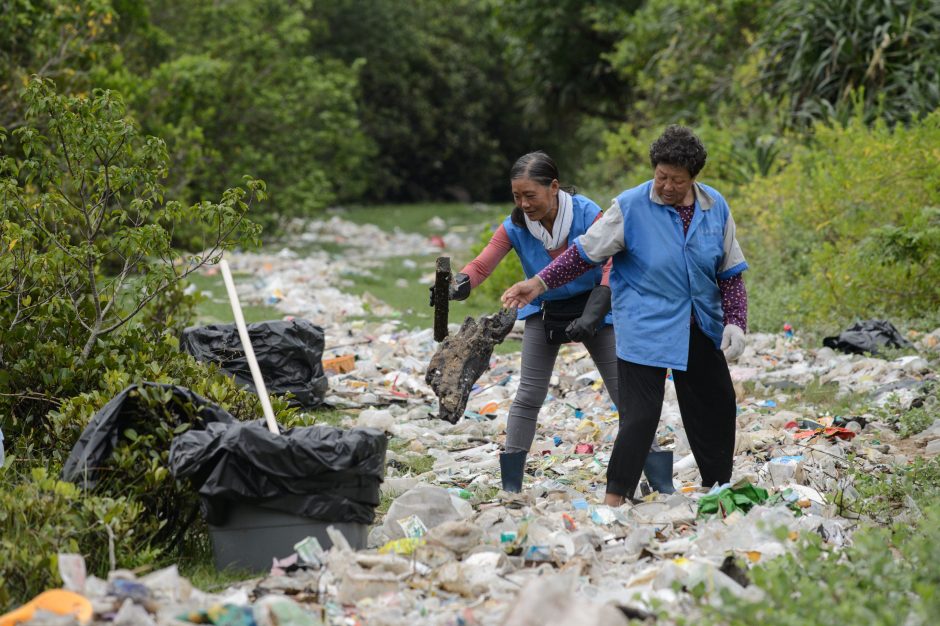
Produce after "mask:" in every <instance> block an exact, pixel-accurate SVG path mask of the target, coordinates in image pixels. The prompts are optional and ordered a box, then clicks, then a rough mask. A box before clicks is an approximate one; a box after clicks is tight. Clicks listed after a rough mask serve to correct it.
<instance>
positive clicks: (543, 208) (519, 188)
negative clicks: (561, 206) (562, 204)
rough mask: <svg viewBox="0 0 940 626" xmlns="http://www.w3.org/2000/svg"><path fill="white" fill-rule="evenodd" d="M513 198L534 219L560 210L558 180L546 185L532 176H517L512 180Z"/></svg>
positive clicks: (538, 219)
mask: <svg viewBox="0 0 940 626" xmlns="http://www.w3.org/2000/svg"><path fill="white" fill-rule="evenodd" d="M512 199H513V201H514V202H515V203H516V206H517V207H519V208H520V209H522V212H523V213H525V215H526V217H528V218H529V219H530V220H532V221H540V220H542V219H544V218H545V217H547V216H554V214H555V212H556V211H557V210H558V181H557V180H553V181H552V184H551V185H548V186H545V185H542V184H540V183H537V182H535V181H534V180H532V179H531V178H517V179H515V180H513V181H512Z"/></svg>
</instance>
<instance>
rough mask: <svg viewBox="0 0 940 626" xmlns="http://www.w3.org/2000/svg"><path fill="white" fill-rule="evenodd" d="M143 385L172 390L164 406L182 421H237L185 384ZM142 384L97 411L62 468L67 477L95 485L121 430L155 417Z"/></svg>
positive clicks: (199, 423)
mask: <svg viewBox="0 0 940 626" xmlns="http://www.w3.org/2000/svg"><path fill="white" fill-rule="evenodd" d="M142 386H144V387H150V388H159V389H162V390H164V391H166V390H169V391H170V392H171V393H172V396H171V399H170V401H169V402H168V403H166V404H165V405H164V408H165V410H167V411H168V412H169V413H170V414H172V415H173V416H174V417H176V418H177V419H178V422H179V424H184V423H188V424H192V427H193V428H194V429H199V428H204V427H205V425H206V424H211V423H223V424H230V423H234V422H235V421H236V420H235V418H234V417H232V415H231V414H230V413H229V412H228V411H226V410H225V409H223V408H222V407H220V406H218V405H217V404H213V403H212V402H209V401H208V400H206V399H205V398H203V397H202V396H200V395H199V394H197V393H194V392H192V391H190V390H189V389H187V388H185V387H179V386H177V385H161V384H157V383H143V385H142ZM138 388H139V386H138V385H131V386H130V387H128V388H127V389H125V390H124V391H122V392H121V393H119V394H118V395H116V396H114V397H113V398H111V400H110V401H109V402H108V403H107V404H106V405H104V406H103V407H101V409H100V410H99V411H98V412H97V413H95V415H94V417H92V418H91V421H90V422H88V426H86V427H85V430H84V431H82V434H81V436H80V437H79V438H78V442H77V443H76V444H75V446H74V447H73V448H72V452H71V454H69V458H68V460H66V462H65V467H63V468H62V479H63V480H66V481H69V482H74V483H79V482H81V484H83V485H84V486H85V488H86V489H90V488H92V487H94V486H95V484H96V483H97V479H98V470H99V468H101V467H102V466H103V465H104V464H105V463H106V461H107V460H108V458H109V457H110V456H111V451H112V450H114V447H115V446H116V445H117V443H118V437H119V436H120V434H121V433H122V432H124V431H125V430H126V429H128V428H133V427H135V426H137V425H138V424H145V423H146V422H150V421H153V420H154V419H155V418H156V417H157V416H156V415H155V414H154V409H153V408H151V407H149V406H147V404H146V403H145V402H142V401H141V398H140V395H139V393H137V390H138ZM136 430H144V428H137V429H136Z"/></svg>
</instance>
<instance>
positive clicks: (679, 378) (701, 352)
mask: <svg viewBox="0 0 940 626" xmlns="http://www.w3.org/2000/svg"><path fill="white" fill-rule="evenodd" d="M617 370H618V371H617V373H618V377H619V380H620V388H619V392H620V430H619V432H618V433H617V439H616V441H615V442H614V450H613V452H612V453H611V456H610V464H609V465H608V466H607V493H609V494H613V495H618V496H626V497H628V498H629V497H633V494H634V492H635V491H636V486H637V483H638V482H639V481H640V473H641V472H642V471H643V462H644V461H645V460H646V453H647V451H648V450H649V449H650V444H651V443H653V438H654V437H655V436H656V427H657V426H658V425H659V416H660V413H661V412H662V408H663V395H664V393H665V389H666V370H665V368H662V367H650V366H648V365H638V364H636V363H630V362H628V361H624V360H622V359H618V361H617ZM672 377H673V380H674V381H675V384H676V396H677V397H678V399H679V412H680V413H681V414H682V425H683V426H684V427H685V433H686V435H687V436H688V438H689V445H690V446H691V448H692V454H693V455H694V456H695V462H696V463H697V464H698V468H699V472H700V473H701V475H702V485H704V486H706V487H710V486H712V485H714V484H715V483H719V484H721V483H726V482H728V481H729V480H730V479H731V464H732V460H733V458H734V430H735V416H736V412H737V408H736V406H735V397H734V387H733V386H732V384H731V374H730V372H729V371H728V363H727V362H726V361H725V355H724V353H723V352H722V351H721V350H719V349H718V348H716V347H715V344H714V343H712V341H711V339H709V338H708V337H707V336H706V335H705V333H703V332H702V331H701V330H700V329H699V328H698V327H697V326H696V325H695V324H693V325H692V330H691V333H690V335H689V362H688V369H687V370H686V371H684V372H679V371H675V370H673V372H672Z"/></svg>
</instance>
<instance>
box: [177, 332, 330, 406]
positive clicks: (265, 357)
mask: <svg viewBox="0 0 940 626" xmlns="http://www.w3.org/2000/svg"><path fill="white" fill-rule="evenodd" d="M248 336H249V338H250V339H251V347H252V348H253V349H254V351H255V357H256V358H257V359H258V367H259V368H260V369H261V376H262V377H263V378H264V384H265V386H267V388H268V393H271V394H275V395H284V394H285V393H287V392H290V393H292V394H293V395H294V397H293V399H292V400H291V403H292V404H294V405H295V406H301V407H303V408H306V409H311V408H314V407H316V406H319V405H320V404H322V403H323V396H324V395H325V394H326V390H327V388H328V382H327V378H326V376H325V375H324V373H323V364H322V363H321V360H322V359H323V346H324V334H323V329H322V328H320V327H319V326H316V325H315V324H313V323H312V322H310V321H308V320H305V319H293V320H289V321H287V320H274V321H269V322H258V323H255V324H248ZM180 347H181V348H182V349H183V350H185V351H186V352H188V353H189V354H191V355H193V356H194V357H196V359H197V360H199V361H205V362H211V363H217V364H218V365H219V367H221V368H222V369H223V370H224V371H225V372H227V373H229V374H231V375H233V376H234V377H235V382H237V383H238V384H239V385H245V386H247V387H249V388H250V389H251V390H252V391H255V385H254V381H253V380H252V378H251V370H250V369H249V368H248V360H247V359H246V358H245V351H244V350H242V342H241V339H240V338H239V336H238V329H237V328H236V327H235V324H211V325H209V326H191V327H189V328H187V329H185V330H184V331H183V338H182V340H181V342H180Z"/></svg>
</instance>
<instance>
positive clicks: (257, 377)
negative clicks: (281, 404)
mask: <svg viewBox="0 0 940 626" xmlns="http://www.w3.org/2000/svg"><path fill="white" fill-rule="evenodd" d="M219 267H220V268H221V269H222V279H223V280H224V281H225V290H226V291H228V299H229V302H230V303H231V304H232V313H233V314H234V315H235V326H236V327H237V328H238V336H239V337H241V340H242V349H243V350H244V351H245V358H246V359H248V368H249V369H250V370H251V378H252V379H253V380H254V381H255V389H256V390H257V392H258V398H259V399H260V400H261V410H262V411H264V419H265V421H266V422H267V423H268V430H270V431H271V432H272V433H274V434H275V435H277V434H278V433H279V431H278V429H277V422H275V421H274V409H272V408H271V400H270V399H269V398H268V390H267V388H266V387H265V386H264V379H263V378H262V377H261V369H260V368H259V367H258V360H257V359H256V358H255V351H254V350H253V349H252V347H251V339H249V338H248V328H247V327H246V326H245V317H244V316H243V315H242V305H241V304H240V303H239V302H238V294H237V293H236V292H235V281H233V280H232V272H231V270H229V268H228V261H226V260H225V259H222V260H221V261H219Z"/></svg>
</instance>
